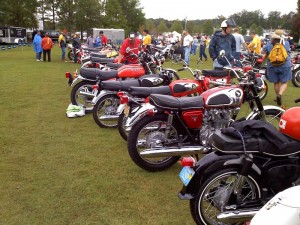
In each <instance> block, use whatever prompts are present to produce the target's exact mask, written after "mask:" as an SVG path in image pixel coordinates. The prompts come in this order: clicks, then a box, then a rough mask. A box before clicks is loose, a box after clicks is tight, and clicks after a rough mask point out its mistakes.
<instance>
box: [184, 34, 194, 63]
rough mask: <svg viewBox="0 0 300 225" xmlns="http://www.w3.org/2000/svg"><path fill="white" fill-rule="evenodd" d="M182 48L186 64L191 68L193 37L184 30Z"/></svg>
mask: <svg viewBox="0 0 300 225" xmlns="http://www.w3.org/2000/svg"><path fill="white" fill-rule="evenodd" d="M182 38H183V41H182V47H183V48H184V62H185V63H186V65H187V66H190V54H191V46H192V43H193V37H192V36H191V35H190V34H189V33H188V32H187V31H186V30H184V31H183V32H182Z"/></svg>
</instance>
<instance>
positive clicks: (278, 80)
mask: <svg viewBox="0 0 300 225" xmlns="http://www.w3.org/2000/svg"><path fill="white" fill-rule="evenodd" d="M284 38H285V37H284V35H283V30H276V31H275V32H274V33H273V34H272V36H271V40H270V42H268V43H267V44H266V45H265V46H264V47H263V50H262V52H263V54H264V58H266V57H267V58H268V61H267V74H268V78H269V81H270V82H271V83H274V90H275V94H276V102H277V105H278V106H282V95H283V94H284V92H285V91H286V89H287V82H288V81H289V80H291V79H292V71H291V66H292V65H291V57H290V55H289V54H287V58H286V60H285V62H283V64H282V65H279V66H276V65H272V64H271V63H270V59H269V57H268V56H269V55H270V53H271V51H272V49H273V47H274V46H275V45H277V44H282V45H283V46H284V49H285V50H286V53H289V51H290V44H289V42H288V41H285V40H284Z"/></svg>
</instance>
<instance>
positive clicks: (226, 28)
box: [208, 19, 236, 69]
mask: <svg viewBox="0 0 300 225" xmlns="http://www.w3.org/2000/svg"><path fill="white" fill-rule="evenodd" d="M235 26H236V23H235V22H234V20H233V19H227V20H224V21H223V22H222V23H221V28H222V30H221V31H217V32H215V34H214V35H213V37H212V39H211V41H210V44H209V49H208V50H209V55H210V57H211V58H212V59H213V61H214V62H213V67H214V68H215V69H216V68H223V67H224V66H231V65H233V64H234V63H235V59H234V57H233V56H234V53H235V52H236V44H235V38H234V36H233V35H232V34H231V28H232V27H235ZM221 50H224V51H225V56H226V58H227V59H228V60H229V62H230V64H231V65H229V64H228V62H227V60H226V59H225V57H218V56H219V54H220V51H221Z"/></svg>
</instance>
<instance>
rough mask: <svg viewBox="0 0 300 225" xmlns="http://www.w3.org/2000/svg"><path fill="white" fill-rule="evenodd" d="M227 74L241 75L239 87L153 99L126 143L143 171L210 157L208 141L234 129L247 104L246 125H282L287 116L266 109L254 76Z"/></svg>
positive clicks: (274, 107) (280, 109) (279, 110)
mask: <svg viewBox="0 0 300 225" xmlns="http://www.w3.org/2000/svg"><path fill="white" fill-rule="evenodd" d="M226 69H227V70H229V71H232V72H233V73H235V74H236V77H238V79H239V84H238V85H227V86H223V87H216V88H212V89H209V90H207V91H205V92H203V93H202V94H201V95H200V96H196V97H182V98H176V97H173V96H165V95H150V104H151V105H153V106H152V107H149V106H148V110H146V115H147V116H145V117H143V118H142V119H140V120H139V121H138V123H136V124H134V125H133V126H132V127H131V130H130V133H129V136H128V139H127V142H128V152H129V155H130V157H131V159H132V160H133V161H134V162H135V163H136V164H137V165H138V166H140V167H141V168H143V169H145V170H148V171H153V172H154V171H161V170H165V169H167V168H169V167H170V166H172V165H173V164H175V163H176V162H177V161H178V159H179V158H180V157H181V156H183V155H194V154H195V155H198V154H201V153H204V152H208V151H209V150H210V149H211V146H210V144H209V142H208V139H209V137H210V136H211V135H212V134H213V133H214V132H215V131H216V130H219V129H221V128H224V127H227V126H229V125H230V124H231V123H232V121H234V120H235V119H236V118H237V115H238V112H239V110H240V107H241V105H242V104H243V103H244V102H248V103H249V106H250V108H251V113H250V114H249V115H248V116H247V119H255V120H258V119H262V120H265V121H268V122H271V123H274V125H276V123H278V120H279V118H280V116H281V114H282V113H283V112H284V110H283V109H282V108H279V107H277V106H263V105H262V102H261V99H260V98H259V95H258V92H257V86H256V85H255V80H256V76H255V73H254V72H252V71H249V72H248V73H249V76H244V73H243V72H241V71H240V70H235V69H232V68H226ZM237 71H239V73H240V74H242V76H243V77H241V76H240V75H238V73H237ZM150 104H149V105H150Z"/></svg>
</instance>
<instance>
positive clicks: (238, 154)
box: [178, 99, 300, 225]
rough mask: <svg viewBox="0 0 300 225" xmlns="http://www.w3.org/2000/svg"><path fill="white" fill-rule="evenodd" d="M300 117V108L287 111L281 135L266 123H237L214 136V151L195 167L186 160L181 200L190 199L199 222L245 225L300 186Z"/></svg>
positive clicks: (207, 224)
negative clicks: (276, 197)
mask: <svg viewBox="0 0 300 225" xmlns="http://www.w3.org/2000/svg"><path fill="white" fill-rule="evenodd" d="M295 102H300V99H298V100H296V101H295ZM299 115H300V107H293V108H290V109H288V110H287V111H286V112H284V113H283V114H282V116H281V119H280V122H279V131H278V130H277V129H276V128H274V127H273V126H271V125H270V124H267V123H264V122H263V121H240V122H236V123H234V124H232V126H231V127H228V128H225V129H222V130H219V131H216V132H215V133H214V134H213V135H212V137H211V143H212V146H213V148H214V151H213V152H211V153H209V154H208V155H205V156H204V157H202V158H201V159H200V160H199V161H198V162H197V163H196V164H195V160H194V159H192V158H191V157H188V158H183V159H182V165H183V166H184V167H183V168H182V170H181V172H180V175H179V176H180V178H181V180H182V182H183V184H184V186H183V188H182V190H181V191H180V193H179V194H178V196H179V198H180V199H182V200H189V201H190V207H189V208H190V211H191V214H192V216H193V219H194V221H195V222H196V223H197V224H199V225H214V224H245V223H246V222H247V221H250V220H251V218H252V217H253V216H254V215H255V214H256V213H257V212H258V210H259V209H260V208H261V207H263V205H264V204H265V203H266V202H268V201H269V200H270V199H271V198H272V197H274V195H276V194H277V193H279V192H281V191H283V190H285V189H287V188H289V187H293V186H296V185H300V160H299V158H300V119H299ZM268 207H269V208H271V207H272V205H269V206H268ZM266 224H271V223H267V222H266ZM287 224H289V223H287Z"/></svg>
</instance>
